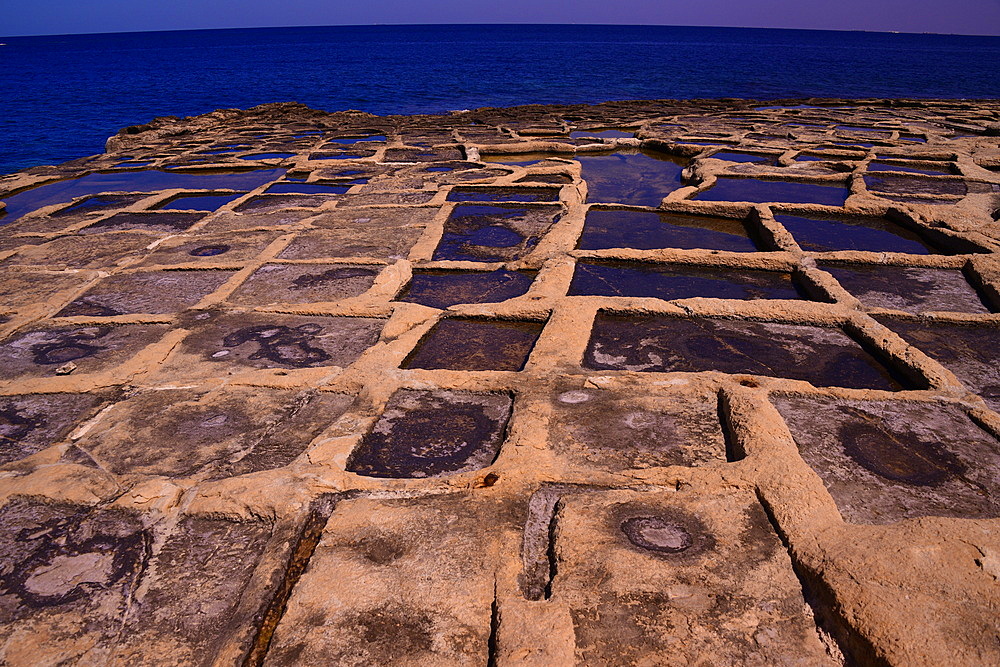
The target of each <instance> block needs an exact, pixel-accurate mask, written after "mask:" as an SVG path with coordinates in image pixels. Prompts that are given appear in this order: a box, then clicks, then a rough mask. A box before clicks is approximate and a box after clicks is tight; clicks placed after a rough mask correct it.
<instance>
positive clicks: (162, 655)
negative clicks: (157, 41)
mask: <svg viewBox="0 0 1000 667" xmlns="http://www.w3.org/2000/svg"><path fill="white" fill-rule="evenodd" d="M998 121H1000V103H997V102H996V101H949V100H923V101H913V100H783V101H779V102H766V103H765V102H753V101H747V100H692V101H672V100H665V101H632V102H609V103H604V104H598V105H590V106H588V105H572V106H540V105H534V106H525V107H516V108H511V109H477V110H472V111H463V112H456V113H453V114H450V115H442V116H412V117H404V116H387V117H379V116H373V115H370V114H366V113H363V112H357V111H344V112H338V113H325V112H321V111H316V110H313V109H309V108H307V107H305V106H302V105H298V104H275V105H264V106H261V107H256V108H254V109H249V110H246V111H240V110H220V111H216V112H213V113H210V114H206V115H204V116H198V117H193V118H184V119H180V118H174V117H167V118H158V119H155V120H154V121H152V122H151V123H149V124H147V125H141V126H134V127H130V128H126V129H124V130H122V131H121V132H119V133H118V134H117V135H115V136H114V137H111V138H110V139H109V140H108V144H107V151H106V152H105V153H104V154H102V155H97V156H92V157H88V158H81V159H79V160H74V161H72V162H68V163H65V164H62V165H56V166H47V167H37V168H33V169H28V170H25V171H23V172H20V173H17V174H12V175H9V176H6V177H3V178H0V626H2V628H3V631H2V632H0V663H3V664H9V665H29V664H30V665H35V664H50V663H73V664H76V663H84V664H107V665H117V664H183V665H188V664H191V665H194V664H199V665H200V664H213V665H260V664H270V665H286V664H288V665H292V664H294V665H330V664H337V665H341V664H342V665H362V664H364V665H368V664H399V665H417V664H419V665H425V664H435V665H436V664H456V665H459V664H460V665H465V664H484V663H485V664H489V665H504V664H510V665H513V664H518V665H521V664H533V665H534V664H537V665H563V664H587V665H606V664H622V665H650V664H686V663H697V664H709V663H711V664H754V665H772V664H788V665H791V664H810V665H812V664H855V663H857V664H899V665H903V664H906V665H911V664H913V665H923V664H927V665H931V664H933V665H939V664H968V665H977V664H997V663H1000V646H998V644H997V642H996V636H997V630H996V618H997V609H998V607H1000V586H998V583H997V579H998V578H1000V531H998V530H997V528H1000V482H998V479H1000V475H998V473H1000V443H998V438H1000V414H998V410H1000V370H998V368H1000V363H998V362H1000V316H998V315H997V312H998V310H1000V259H998V257H1000V255H998V253H1000V223H998V222H997V220H998V219H1000V143H998V139H997V138H996V136H995V135H996V132H995V127H996V126H997V125H996V124H997V123H998Z"/></svg>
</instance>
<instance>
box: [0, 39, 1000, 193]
mask: <svg viewBox="0 0 1000 667" xmlns="http://www.w3.org/2000/svg"><path fill="white" fill-rule="evenodd" d="M0 29H2V28H0ZM0 43H2V46H0V173H10V172H13V171H16V170H19V169H23V168H25V167H30V166H34V165H41V164H55V163H59V162H62V161H65V160H68V159H72V158H77V157H82V156H86V155H92V154H95V153H99V152H101V151H102V150H103V147H104V142H105V140H106V139H107V137H108V136H110V135H112V134H114V133H115V132H117V131H118V130H119V129H120V128H122V127H125V126H128V125H134V124H140V123H144V122H148V121H149V120H151V119H152V118H154V117H156V116H189V115H194V114H201V113H206V112H209V111H212V110H214V109H219V108H247V107H251V106H254V105H257V104H262V103H265V102H284V101H295V102H302V103H304V104H308V105H309V106H311V107H314V108H317V109H323V110H326V111H337V110H343V109H359V110H362V111H368V112H371V113H375V114H413V113H433V114H439V113H447V112H449V111H455V110H460V109H473V108H476V107H483V106H510V105H518V104H535V103H580V102H602V101H607V100H625V99H664V98H674V99H691V98H709V97H713V98H714V97H736V98H754V99H761V100H771V99H779V98H788V97H912V98H933V97H948V98H998V97H1000V67H998V64H1000V37H967V36H953V35H934V34H919V35H918V34H895V33H869V32H839V31H815V30H770V29H744V28H692V27H669V26H600V25H421V26H349V27H308V28H261V29H233V30H197V31H177V32H144V33H113V34H92V35H63V36H46V37H0Z"/></svg>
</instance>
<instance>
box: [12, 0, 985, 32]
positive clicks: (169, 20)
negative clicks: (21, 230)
mask: <svg viewBox="0 0 1000 667" xmlns="http://www.w3.org/2000/svg"><path fill="white" fill-rule="evenodd" d="M5 5H6V6H5V8H4V12H3V14H4V16H3V20H2V24H0V34H3V35H7V36H14V35H45V34H64V33H87V32H122V31H141V30H193V29H199V28H245V27H258V26H300V25H302V26H304V25H366V24H372V23H396V24H400V23H607V24H614V23H617V24H651V25H699V26H738V27H759V28H814V29H828V30H878V31H890V30H895V31H899V32H938V33H957V34H970V35H998V34H1000V0H948V1H947V2H942V1H941V0H837V1H836V2H831V1H829V0H825V1H823V2H810V1H809V0H695V1H694V2H692V1H691V0H617V1H615V2H609V1H608V0H575V1H570V0H558V1H556V0H503V1H501V2H484V1H482V0H279V1H277V2H275V0H128V1H125V0H10V2H8V3H5Z"/></svg>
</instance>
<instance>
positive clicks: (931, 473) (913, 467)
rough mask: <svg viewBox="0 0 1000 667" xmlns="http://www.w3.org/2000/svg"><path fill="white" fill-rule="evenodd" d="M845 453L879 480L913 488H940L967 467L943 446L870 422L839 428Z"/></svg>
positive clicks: (963, 471) (962, 472)
mask: <svg viewBox="0 0 1000 667" xmlns="http://www.w3.org/2000/svg"><path fill="white" fill-rule="evenodd" d="M839 436H840V441H841V442H842V443H844V451H845V453H846V454H847V455H848V456H849V457H850V458H851V459H853V460H854V462H855V463H857V464H858V465H859V466H861V467H862V468H865V469H866V470H869V471H870V472H873V473H875V474H876V475H878V476H879V477H883V478H885V479H888V480H891V481H893V482H900V483H903V484H909V485H912V486H937V485H939V484H942V483H944V482H946V481H948V480H949V479H950V478H952V477H954V476H956V475H962V474H964V473H965V466H964V465H962V463H961V462H960V461H959V460H958V457H956V456H955V455H954V454H953V453H951V452H950V451H948V450H946V449H944V448H943V447H942V446H941V445H940V444H939V443H937V442H932V441H923V440H921V439H919V438H917V437H915V436H914V435H910V434H901V435H897V434H896V433H891V432H889V431H887V430H883V429H881V428H878V427H877V426H875V425H872V424H867V423H857V422H855V423H850V424H846V425H844V426H841V427H840V429H839Z"/></svg>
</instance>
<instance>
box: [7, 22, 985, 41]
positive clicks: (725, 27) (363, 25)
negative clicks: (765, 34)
mask: <svg viewBox="0 0 1000 667" xmlns="http://www.w3.org/2000/svg"><path fill="white" fill-rule="evenodd" d="M452 26H455V27H458V26H581V27H609V28H612V27H613V28H708V29H719V30H788V31H802V32H861V33H871V34H878V35H935V36H941V37H992V38H1000V34H983V33H949V32H930V31H927V32H904V31H901V30H867V29H863V28H787V27H770V26H769V27H764V26H732V25H683V24H669V23H534V22H503V23H381V22H379V23H348V24H332V25H274V26H267V25H264V26H242V27H225V28H170V29H163V30H112V31H109V32H64V33H40V34H32V35H0V39H17V38H24V37H82V36H98V35H143V34H149V33H168V32H218V31H223V30H288V29H306V28H378V27H397V28H401V27H413V28H423V27H452Z"/></svg>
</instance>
